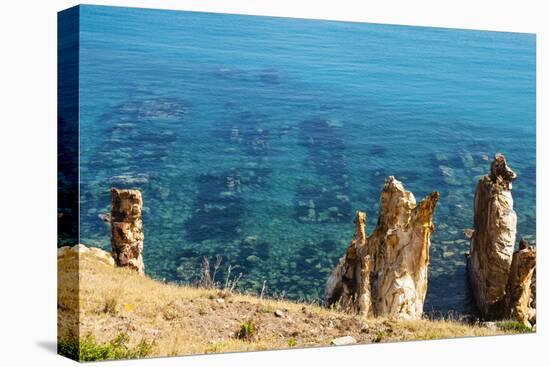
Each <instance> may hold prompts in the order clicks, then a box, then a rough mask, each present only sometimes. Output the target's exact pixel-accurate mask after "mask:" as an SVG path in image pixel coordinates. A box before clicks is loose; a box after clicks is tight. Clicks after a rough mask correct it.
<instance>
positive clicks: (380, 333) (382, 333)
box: [373, 331, 386, 343]
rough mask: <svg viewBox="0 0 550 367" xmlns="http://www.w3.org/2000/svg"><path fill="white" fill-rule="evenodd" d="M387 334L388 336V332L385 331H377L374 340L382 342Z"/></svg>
mask: <svg viewBox="0 0 550 367" xmlns="http://www.w3.org/2000/svg"><path fill="white" fill-rule="evenodd" d="M385 336H386V333H384V332H383V331H379V332H378V333H376V336H375V337H374V340H373V342H375V343H380V342H381V341H382V339H384V337H385Z"/></svg>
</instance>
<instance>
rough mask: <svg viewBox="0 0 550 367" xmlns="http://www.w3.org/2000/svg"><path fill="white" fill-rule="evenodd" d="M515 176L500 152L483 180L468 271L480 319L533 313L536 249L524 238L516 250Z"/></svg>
mask: <svg viewBox="0 0 550 367" xmlns="http://www.w3.org/2000/svg"><path fill="white" fill-rule="evenodd" d="M516 178H517V175H516V174H515V173H514V171H512V170H511V169H510V168H509V167H508V165H507V163H506V159H505V158H504V156H503V155H502V154H498V153H497V154H496V155H495V158H494V160H493V162H492V164H491V171H490V173H489V174H487V175H485V176H484V177H482V178H481V179H480V180H479V182H478V184H477V188H476V193H475V199H474V231H473V233H472V236H471V239H470V253H469V259H468V268H469V270H468V272H469V276H470V284H471V286H472V291H473V295H474V300H475V303H476V305H477V308H478V310H479V313H480V315H481V317H482V318H484V319H498V318H503V317H505V318H514V319H517V320H518V321H520V322H524V323H525V324H526V325H528V324H529V321H528V320H529V319H532V316H533V315H534V310H532V309H531V306H530V305H531V279H532V275H533V272H534V268H535V258H536V250H535V247H528V246H527V244H526V242H524V241H522V242H521V244H520V249H519V250H518V251H516V252H514V246H515V243H516V223H517V217H516V213H515V211H514V202H513V198H512V191H511V190H512V181H514V180H515V179H516Z"/></svg>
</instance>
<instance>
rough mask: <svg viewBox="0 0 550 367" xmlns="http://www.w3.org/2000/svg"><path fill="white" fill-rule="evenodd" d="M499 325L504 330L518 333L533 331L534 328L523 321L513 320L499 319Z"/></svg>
mask: <svg viewBox="0 0 550 367" xmlns="http://www.w3.org/2000/svg"><path fill="white" fill-rule="evenodd" d="M496 325H497V327H498V328H499V329H500V330H503V331H512V332H516V333H532V332H533V330H532V329H531V328H530V327H529V326H526V325H524V324H522V323H521V322H517V321H513V320H505V321H497V323H496Z"/></svg>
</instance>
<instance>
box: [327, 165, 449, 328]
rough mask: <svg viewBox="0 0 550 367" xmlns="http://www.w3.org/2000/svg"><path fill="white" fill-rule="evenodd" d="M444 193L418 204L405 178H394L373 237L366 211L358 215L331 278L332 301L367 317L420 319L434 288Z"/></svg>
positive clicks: (384, 193)
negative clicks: (434, 240) (432, 255)
mask: <svg viewBox="0 0 550 367" xmlns="http://www.w3.org/2000/svg"><path fill="white" fill-rule="evenodd" d="M438 197H439V194H438V193H437V192H433V193H432V194H430V195H429V196H428V197H426V198H425V199H423V200H422V201H421V202H420V203H419V204H418V205H417V204H416V200H415V198H414V195H413V194H412V193H411V192H409V191H406V190H405V189H404V188H403V184H402V183H401V182H399V181H398V180H396V179H395V178H394V177H391V176H390V177H388V179H387V180H386V182H385V184H384V188H383V190H382V193H381V195H380V213H379V216H378V223H377V225H376V227H375V228H374V230H373V232H372V234H371V235H370V236H369V237H368V238H367V237H366V235H365V218H366V215H365V213H363V212H357V214H356V217H355V235H354V237H353V240H352V242H351V244H350V245H349V247H348V249H347V252H346V255H345V256H343V257H342V258H341V259H340V260H339V262H338V265H337V266H336V268H335V269H334V270H333V272H332V274H331V275H330V277H329V279H328V281H327V284H326V288H325V300H326V304H327V305H328V306H332V305H335V304H338V305H340V307H342V308H344V309H346V310H350V311H355V312H359V313H361V314H363V315H366V316H391V317H396V318H401V319H419V318H420V317H421V316H422V312H423V307H424V299H425V296H426V291H427V287H428V262H429V248H430V238H431V235H432V232H433V231H434V225H433V222H432V217H433V213H434V209H435V206H436V203H437V200H438Z"/></svg>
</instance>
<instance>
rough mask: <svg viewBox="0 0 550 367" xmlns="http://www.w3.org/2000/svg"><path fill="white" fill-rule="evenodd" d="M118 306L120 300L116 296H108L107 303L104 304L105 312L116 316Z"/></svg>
mask: <svg viewBox="0 0 550 367" xmlns="http://www.w3.org/2000/svg"><path fill="white" fill-rule="evenodd" d="M117 306H118V301H117V299H116V298H114V297H110V298H107V299H106V300H105V305H104V306H103V312H104V313H108V314H110V315H113V316H116V314H117Z"/></svg>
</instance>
